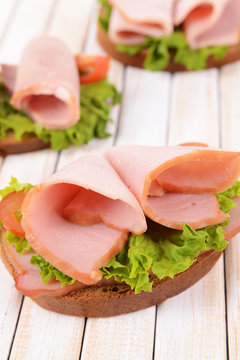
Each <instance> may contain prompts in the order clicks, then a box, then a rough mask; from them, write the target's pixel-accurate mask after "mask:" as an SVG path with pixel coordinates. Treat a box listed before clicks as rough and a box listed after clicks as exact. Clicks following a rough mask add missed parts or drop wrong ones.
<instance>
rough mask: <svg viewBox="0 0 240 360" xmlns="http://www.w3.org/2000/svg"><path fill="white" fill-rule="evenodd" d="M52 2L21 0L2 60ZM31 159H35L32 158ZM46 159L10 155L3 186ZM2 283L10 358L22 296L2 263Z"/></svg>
mask: <svg viewBox="0 0 240 360" xmlns="http://www.w3.org/2000/svg"><path fill="white" fill-rule="evenodd" d="M5 3H6V2H4V4H5ZM2 4H3V2H1V4H0V11H1V7H2ZM4 6H6V5H4ZM51 6H52V1H43V2H42V7H41V8H39V6H38V5H37V4H36V6H34V4H33V2H32V1H22V2H21V3H19V4H18V6H17V8H16V11H15V12H14V14H13V18H12V19H11V22H10V24H9V28H8V32H7V33H6V35H5V37H4V38H3V42H2V43H1V47H0V59H1V62H2V61H5V62H7V63H8V62H11V61H12V62H17V57H18V56H19V51H20V52H21V46H24V44H25V43H26V41H28V40H29V38H30V37H31V36H34V35H36V34H37V32H41V31H43V30H44V25H45V23H46V21H47V15H48V11H49V10H50V9H51ZM35 10H38V17H37V19H36V21H35V26H33V23H32V22H33V21H34V20H33V19H34V18H35V16H34V11H35ZM30 14H31V16H30ZM23 18H24V19H26V21H22V19H23ZM30 18H31V19H30ZM15 56H16V60H15ZM39 155H40V153H39ZM50 156H51V155H50ZM30 159H32V162H31V160H30ZM42 159H43V158H42V155H41V156H40V158H38V154H35V155H33V154H25V155H22V156H18V155H17V156H9V157H8V158H6V159H5V160H4V166H3V167H2V169H1V170H2V171H1V176H0V186H1V188H2V187H3V186H5V185H6V184H7V183H8V181H9V179H10V176H11V175H16V176H18V177H19V179H20V180H23V181H24V180H28V181H33V182H37V180H38V179H37V178H36V177H34V176H35V175H36V174H38V173H39V168H38V165H37V164H41V162H42ZM47 159H49V157H48V156H47V157H46V158H45V160H47ZM1 162H2V158H1ZM45 165H49V164H48V161H46V163H44V164H43V168H44V167H45ZM34 166H35V168H34ZM34 169H35V171H34ZM33 171H34V172H33ZM43 173H44V171H43ZM24 176H27V178H24ZM0 283H1V296H0V348H1V359H3V360H4V359H6V358H7V356H8V353H9V349H10V347H11V342H12V338H13V335H14V331H15V326H16V322H17V319H18V313H19V309H20V306H21V301H22V296H21V295H20V294H18V293H17V291H16V290H15V288H14V285H13V280H12V279H11V278H10V276H9V275H8V274H7V271H6V270H5V269H4V268H3V265H2V264H1V267H0Z"/></svg>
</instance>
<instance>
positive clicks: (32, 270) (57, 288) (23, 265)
mask: <svg viewBox="0 0 240 360" xmlns="http://www.w3.org/2000/svg"><path fill="white" fill-rule="evenodd" d="M2 242H3V246H4V251H5V253H6V254H7V257H8V259H9V261H10V262H11V264H12V265H13V266H14V269H15V272H16V276H15V278H14V280H15V287H16V289H17V290H18V291H20V292H21V293H22V294H23V295H26V296H42V295H45V296H62V295H66V294H68V293H70V292H73V291H76V290H79V289H81V288H83V287H84V284H81V283H79V282H78V281H76V282H75V283H73V284H71V285H66V286H64V287H62V286H61V283H60V282H59V281H56V280H53V279H52V280H50V281H49V282H48V283H47V284H44V283H43V282H42V276H41V275H40V270H39V268H38V267H37V266H34V265H32V264H31V263H30V259H31V257H32V256H33V255H36V253H35V251H34V250H30V251H28V252H25V253H24V254H18V253H17V252H16V251H15V247H14V245H9V244H8V242H7V240H6V239H5V238H4V236H3V238H2Z"/></svg>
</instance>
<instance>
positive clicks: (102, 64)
mask: <svg viewBox="0 0 240 360" xmlns="http://www.w3.org/2000/svg"><path fill="white" fill-rule="evenodd" d="M75 59H76V62H77V66H78V69H79V71H80V82H81V84H90V83H95V82H98V81H100V80H102V79H104V78H105V77H106V75H107V73H108V70H109V65H110V56H100V55H87V54H77V55H76V57H75Z"/></svg>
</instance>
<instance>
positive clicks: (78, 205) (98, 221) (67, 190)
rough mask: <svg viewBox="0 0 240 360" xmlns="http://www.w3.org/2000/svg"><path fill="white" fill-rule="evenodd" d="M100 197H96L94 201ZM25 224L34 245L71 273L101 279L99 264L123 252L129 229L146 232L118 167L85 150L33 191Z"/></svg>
mask: <svg viewBox="0 0 240 360" xmlns="http://www.w3.org/2000/svg"><path fill="white" fill-rule="evenodd" d="M95 200H96V201H95ZM22 214H23V217H22V227H23V230H24V232H25V236H26V239H27V240H28V241H29V243H30V245H31V246H32V247H33V248H34V250H35V251H36V252H37V253H38V254H40V255H41V256H42V257H43V258H44V259H46V260H47V261H48V262H49V263H50V264H52V265H53V266H55V267H56V268H57V269H59V270H61V271H62V272H64V273H65V274H67V275H69V276H70V277H72V278H74V279H77V280H78V281H80V282H83V283H85V284H94V283H96V282H98V281H99V280H100V279H101V277H102V274H101V272H100V271H99V269H100V268H101V267H102V266H104V265H106V264H107V263H108V261H109V260H110V259H111V258H112V257H114V256H115V255H116V254H118V253H119V252H120V251H121V250H122V248H123V247H124V246H125V244H126V241H127V240H128V233H129V232H132V233H136V234H139V233H143V232H144V231H146V228H147V225H146V219H145V216H144V214H143V212H142V209H141V207H140V205H139V203H138V201H137V200H136V198H135V197H134V195H133V194H132V193H131V192H130V191H129V189H128V188H127V187H126V185H125V184H124V183H123V182H122V181H121V179H120V178H119V176H118V175H117V173H116V172H115V170H114V169H113V168H112V166H111V165H110V164H109V163H108V162H107V160H106V159H105V158H103V157H100V156H94V155H86V156H84V157H82V158H80V159H79V160H77V161H75V162H74V163H72V164H70V165H69V166H67V167H65V168H64V169H62V170H60V171H59V172H57V173H56V174H54V175H53V176H52V177H51V178H50V179H49V180H48V181H47V182H45V183H43V184H41V185H39V186H36V187H35V188H33V189H32V190H30V191H29V192H28V193H27V195H26V197H25V200H24V202H23V205H22Z"/></svg>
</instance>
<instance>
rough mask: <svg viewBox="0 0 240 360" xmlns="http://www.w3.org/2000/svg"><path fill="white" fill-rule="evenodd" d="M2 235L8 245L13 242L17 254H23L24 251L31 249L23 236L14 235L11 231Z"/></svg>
mask: <svg viewBox="0 0 240 360" xmlns="http://www.w3.org/2000/svg"><path fill="white" fill-rule="evenodd" d="M4 237H5V239H6V240H7V241H8V243H9V245H12V244H14V246H15V250H16V252H17V253H19V254H24V253H25V251H29V250H31V245H30V244H29V243H28V241H27V240H26V239H25V238H22V237H19V236H16V235H14V234H13V233H11V231H7V232H5V234H4Z"/></svg>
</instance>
